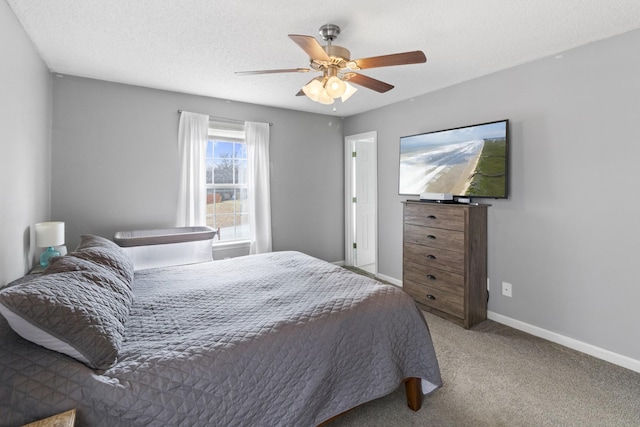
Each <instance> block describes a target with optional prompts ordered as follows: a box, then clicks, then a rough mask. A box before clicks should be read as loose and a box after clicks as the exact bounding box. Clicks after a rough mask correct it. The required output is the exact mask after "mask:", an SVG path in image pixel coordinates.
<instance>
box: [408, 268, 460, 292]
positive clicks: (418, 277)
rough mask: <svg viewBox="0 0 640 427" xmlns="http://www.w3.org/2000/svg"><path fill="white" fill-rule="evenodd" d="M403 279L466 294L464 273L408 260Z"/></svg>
mask: <svg viewBox="0 0 640 427" xmlns="http://www.w3.org/2000/svg"><path fill="white" fill-rule="evenodd" d="M402 280H403V281H404V280H410V281H411V282H414V283H417V284H424V285H426V286H430V287H432V288H436V289H442V290H445V291H447V292H450V293H452V294H455V295H458V296H460V297H463V296H464V276H463V275H462V274H457V273H452V272H450V271H444V270H438V269H437V268H433V267H429V266H427V265H420V264H414V263H412V262H408V263H406V264H405V266H404V276H403V278H402Z"/></svg>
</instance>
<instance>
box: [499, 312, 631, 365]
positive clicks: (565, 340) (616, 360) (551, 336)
mask: <svg viewBox="0 0 640 427" xmlns="http://www.w3.org/2000/svg"><path fill="white" fill-rule="evenodd" d="M487 317H488V318H489V319H491V320H493V321H495V322H498V323H502V324H503V325H507V326H511V327H512V328H514V329H518V330H520V331H524V332H527V333H529V334H531V335H535V336H536V337H540V338H544V339H546V340H548V341H551V342H554V343H556V344H560V345H563V346H565V347H569V348H571V349H574V350H577V351H580V352H582V353H585V354H588V355H590V356H593V357H597V358H598V359H602V360H605V361H607V362H610V363H613V364H614V365H618V366H622V367H623V368H627V369H630V370H632V371H635V372H638V373H640V360H635V359H632V358H630V357H627V356H623V355H621V354H618V353H614V352H612V351H609V350H605V349H603V348H600V347H596V346H595V345H591V344H587V343H585V342H582V341H578V340H576V339H573V338H569V337H565V336H564V335H560V334H558V333H556V332H551V331H548V330H546V329H542V328H540V327H538V326H533V325H530V324H529V323H525V322H522V321H520V320H516V319H512V318H511V317H507V316H503V315H502V314H498V313H494V312H492V311H488V312H487Z"/></svg>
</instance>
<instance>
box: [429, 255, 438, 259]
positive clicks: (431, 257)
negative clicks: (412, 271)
mask: <svg viewBox="0 0 640 427" xmlns="http://www.w3.org/2000/svg"><path fill="white" fill-rule="evenodd" d="M427 258H428V259H436V256H435V255H427Z"/></svg>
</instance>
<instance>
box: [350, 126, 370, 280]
mask: <svg viewBox="0 0 640 427" xmlns="http://www.w3.org/2000/svg"><path fill="white" fill-rule="evenodd" d="M376 144H377V134H376V132H368V133H364V134H359V135H352V136H347V137H346V138H345V196H346V200H345V202H346V207H347V209H346V213H345V225H346V227H345V230H346V239H345V240H346V241H345V243H346V253H345V263H346V265H352V266H356V267H364V266H366V267H367V268H366V270H367V271H369V272H371V273H374V274H375V273H377V268H376V261H377V240H378V239H377V218H376V215H377V169H376V168H377V145H376Z"/></svg>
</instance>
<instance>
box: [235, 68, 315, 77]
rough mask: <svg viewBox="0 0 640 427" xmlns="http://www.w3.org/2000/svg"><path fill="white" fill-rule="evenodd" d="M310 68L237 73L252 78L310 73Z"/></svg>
mask: <svg viewBox="0 0 640 427" xmlns="http://www.w3.org/2000/svg"><path fill="white" fill-rule="evenodd" d="M309 71H311V69H309V68H283V69H280V70H256V71H236V72H235V74H237V75H239V76H250V75H253V74H276V73H308V72H309Z"/></svg>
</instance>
